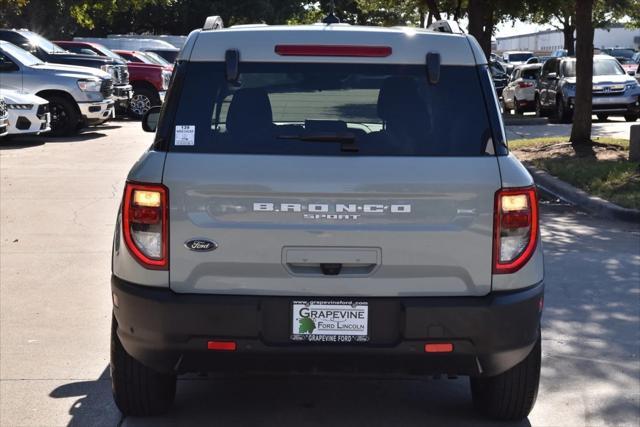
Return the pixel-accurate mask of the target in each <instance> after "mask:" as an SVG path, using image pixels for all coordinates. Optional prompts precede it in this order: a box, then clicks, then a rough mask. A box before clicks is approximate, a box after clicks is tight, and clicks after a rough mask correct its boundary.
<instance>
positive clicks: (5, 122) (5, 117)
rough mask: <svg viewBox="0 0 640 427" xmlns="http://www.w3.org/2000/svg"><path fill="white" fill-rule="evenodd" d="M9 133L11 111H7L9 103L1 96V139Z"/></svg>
mask: <svg viewBox="0 0 640 427" xmlns="http://www.w3.org/2000/svg"><path fill="white" fill-rule="evenodd" d="M8 133H9V111H8V110H7V103H6V102H5V101H4V99H3V98H2V96H0V137H3V136H5V135H7V134H8Z"/></svg>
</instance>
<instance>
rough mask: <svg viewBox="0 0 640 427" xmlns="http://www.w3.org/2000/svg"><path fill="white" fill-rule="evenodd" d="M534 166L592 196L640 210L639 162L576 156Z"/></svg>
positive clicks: (548, 160) (547, 161)
mask: <svg viewBox="0 0 640 427" xmlns="http://www.w3.org/2000/svg"><path fill="white" fill-rule="evenodd" d="M531 163H532V164H533V165H534V166H536V167H538V168H541V169H544V170H546V171H547V172H549V173H550V174H551V175H553V176H556V177H558V178H560V179H561V180H563V181H566V182H568V183H570V184H571V185H573V186H575V187H578V188H580V189H582V190H584V191H586V192H587V193H589V194H592V195H594V196H598V197H601V198H603V199H605V200H609V201H610V202H613V203H615V204H617V205H620V206H623V207H626V208H633V209H640V173H639V172H638V164H637V163H632V162H628V161H615V160H589V159H584V158H575V157H573V158H566V157H561V158H553V159H535V160H532V161H531Z"/></svg>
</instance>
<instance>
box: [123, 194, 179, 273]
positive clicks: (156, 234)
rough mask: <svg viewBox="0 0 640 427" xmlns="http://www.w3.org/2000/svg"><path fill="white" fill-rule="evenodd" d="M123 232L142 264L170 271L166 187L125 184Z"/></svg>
mask: <svg viewBox="0 0 640 427" xmlns="http://www.w3.org/2000/svg"><path fill="white" fill-rule="evenodd" d="M122 232H123V234H124V241H125V243H126V245H127V248H128V249H129V251H130V252H131V254H132V255H133V257H134V258H135V259H136V260H137V261H138V262H139V263H140V264H142V265H143V266H144V267H147V268H153V269H159V270H164V269H166V268H167V264H168V239H169V221H168V197H167V189H166V187H164V186H163V185H158V184H135V183H130V182H128V183H127V184H126V186H125V189H124V200H123V201H122Z"/></svg>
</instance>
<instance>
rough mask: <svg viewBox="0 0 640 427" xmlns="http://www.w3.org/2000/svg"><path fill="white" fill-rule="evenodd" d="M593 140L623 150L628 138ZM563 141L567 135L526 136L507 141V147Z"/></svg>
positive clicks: (519, 147) (533, 145) (517, 148)
mask: <svg viewBox="0 0 640 427" xmlns="http://www.w3.org/2000/svg"><path fill="white" fill-rule="evenodd" d="M593 140H594V141H595V142H599V143H602V144H611V145H616V146H618V147H622V148H623V149H624V150H627V151H628V150H629V140H628V139H622V138H610V137H604V136H603V137H600V138H594V139H593ZM563 142H568V138H567V137H558V136H545V137H542V138H527V139H512V140H510V141H509V149H511V150H519V149H521V148H536V147H538V148H539V147H543V146H545V145H553V144H559V143H563Z"/></svg>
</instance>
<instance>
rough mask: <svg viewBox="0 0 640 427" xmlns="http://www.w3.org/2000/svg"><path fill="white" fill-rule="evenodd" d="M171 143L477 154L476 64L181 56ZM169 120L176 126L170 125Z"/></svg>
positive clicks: (216, 149)
mask: <svg viewBox="0 0 640 427" xmlns="http://www.w3.org/2000/svg"><path fill="white" fill-rule="evenodd" d="M185 65H186V70H185V73H186V74H185V78H184V80H183V82H182V90H181V95H180V99H179V102H178V106H177V111H176V115H175V121H174V125H175V126H174V127H172V132H171V135H170V137H169V147H170V148H169V149H170V150H171V151H186V152H194V151H196V152H206V153H234V154H281V155H336V156H354V155H355V156H357V155H368V156H480V155H484V154H485V148H486V145H487V141H488V140H489V138H490V125H489V122H488V116H487V112H486V106H485V102H484V98H483V93H482V90H481V86H480V81H479V76H478V70H477V69H476V67H470V66H442V67H441V70H440V80H439V81H438V82H437V83H436V84H430V83H429V82H428V81H427V75H426V71H425V66H419V65H418V66H414V65H410V66H407V65H372V64H366V65H365V64H317V63H315V64H313V63H305V64H301V63H240V76H239V78H238V80H237V81H235V82H229V81H227V79H226V78H225V64H224V63H201V62H193V63H188V64H185ZM173 129H175V131H173Z"/></svg>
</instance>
